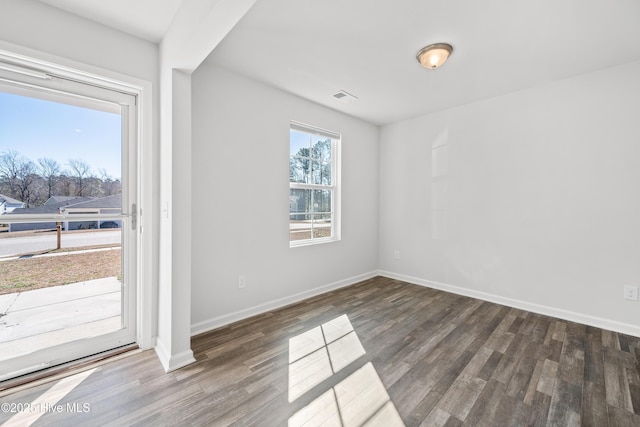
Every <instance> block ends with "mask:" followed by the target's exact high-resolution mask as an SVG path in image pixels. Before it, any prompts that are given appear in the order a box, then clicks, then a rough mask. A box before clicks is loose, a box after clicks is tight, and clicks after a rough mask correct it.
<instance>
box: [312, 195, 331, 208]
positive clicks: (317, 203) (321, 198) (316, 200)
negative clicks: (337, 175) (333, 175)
mask: <svg viewBox="0 0 640 427" xmlns="http://www.w3.org/2000/svg"><path fill="white" fill-rule="evenodd" d="M313 212H314V213H329V212H331V190H313Z"/></svg>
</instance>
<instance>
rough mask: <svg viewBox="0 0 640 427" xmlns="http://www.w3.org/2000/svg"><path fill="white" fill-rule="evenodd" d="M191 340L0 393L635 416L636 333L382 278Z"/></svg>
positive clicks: (639, 368) (116, 402)
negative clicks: (177, 353) (166, 356)
mask: <svg viewBox="0 0 640 427" xmlns="http://www.w3.org/2000/svg"><path fill="white" fill-rule="evenodd" d="M193 349H194V353H195V356H196V359H197V362H196V363H194V364H192V365H190V366H187V367H185V368H183V369H180V370H177V371H175V372H172V373H169V374H165V373H164V372H163V370H162V367H161V366H160V363H159V362H158V360H157V358H156V356H155V354H154V353H153V352H152V351H147V352H142V353H140V354H137V355H134V356H131V357H127V358H124V359H121V360H117V361H115V362H113V363H108V364H105V365H103V366H100V367H98V368H95V369H94V370H92V371H87V372H85V373H82V374H79V375H80V376H78V377H70V378H68V379H67V380H66V381H67V382H66V383H62V384H61V382H57V383H49V384H44V385H41V386H37V387H34V388H31V389H27V390H23V391H20V392H16V393H13V394H10V395H8V396H5V397H3V398H1V399H0V400H1V401H2V402H3V403H4V404H5V406H3V409H6V408H7V407H6V404H7V403H9V404H10V405H11V404H13V405H17V404H28V405H29V404H30V405H32V406H30V407H29V409H30V410H31V411H34V412H36V413H37V414H36V417H34V418H31V421H33V420H34V419H35V423H34V425H40V426H49V425H55V426H58V425H60V426H63V425H100V426H103V425H114V426H121V425H154V426H164V425H167V426H173V425H207V426H209V425H212V426H218V425H220V426H226V425H238V426H249V425H250V426H281V425H289V426H296V425H305V423H307V424H306V425H319V424H321V423H323V422H324V423H326V425H338V426H339V425H344V426H351V425H354V426H358V425H382V426H393V425H403V424H404V425H407V426H419V425H423V426H525V425H540V426H543V425H548V426H578V425H583V426H598V427H600V426H607V425H609V426H640V339H639V338H636V337H630V336H626V335H622V334H619V333H614V332H610V331H606V330H602V329H598V328H594V327H589V326H584V325H580V324H576V323H572V322H568V321H564V320H558V319H554V318H550V317H546V316H542V315H538V314H534V313H530V312H526V311H522V310H517V309H513V308H509V307H504V306H500V305H497V304H492V303H488V302H483V301H480V300H475V299H472V298H466V297H462V296H458V295H454V294H449V293H446V292H442V291H438V290H433V289H429V288H424V287H420V286H415V285H411V284H407V283H403V282H400V281H396V280H392V279H387V278H381V277H377V278H374V279H371V280H367V281H364V282H361V283H358V284H356V285H353V286H350V287H347V288H344V289H341V290H338V291H335V292H330V293H327V294H324V295H321V296H318V297H315V298H312V299H309V300H306V301H304V302H302V303H298V304H295V305H292V306H289V307H286V308H284V309H281V310H277V311H274V312H270V313H266V314H263V315H260V316H257V317H254V318H251V319H248V320H245V321H242V322H239V323H235V324H233V325H230V326H227V327H224V328H221V329H218V330H216V331H212V332H209V333H207V334H203V335H199V336H197V337H195V338H194V339H193ZM74 381H75V382H76V383H77V384H76V383H74ZM42 402H49V403H48V404H51V402H53V403H54V404H55V405H60V406H55V405H54V406H51V407H48V406H46V405H47V404H43V403H42ZM35 405H39V406H35ZM43 408H49V410H48V411H47V412H46V413H44V414H42V413H38V412H39V411H42V409H43ZM60 408H61V409H60ZM13 409H16V407H14V408H13ZM58 411H59V412H58ZM25 419H26V418H25V414H24V413H21V414H13V413H7V412H6V411H4V412H0V423H4V422H7V425H28V422H30V421H29V420H28V419H27V420H26V421H25ZM25 422H27V424H25Z"/></svg>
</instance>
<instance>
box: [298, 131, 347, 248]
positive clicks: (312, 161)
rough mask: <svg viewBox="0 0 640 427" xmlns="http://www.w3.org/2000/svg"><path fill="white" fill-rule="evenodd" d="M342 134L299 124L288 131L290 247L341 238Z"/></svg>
mask: <svg viewBox="0 0 640 427" xmlns="http://www.w3.org/2000/svg"><path fill="white" fill-rule="evenodd" d="M339 142H340V135H338V134H336V133H333V132H328V131H324V130H320V129H317V128H313V127H310V126H306V125H301V124H298V123H292V124H291V128H290V132H289V147H290V150H289V242H290V246H300V245H306V244H311V243H321V242H328V241H334V240H338V238H339V237H338V227H337V224H338V215H337V209H336V207H337V206H338V203H337V202H338V199H337V197H338V196H337V195H338V186H337V167H336V165H337V164H338V162H337V156H338V152H339V150H338V145H339Z"/></svg>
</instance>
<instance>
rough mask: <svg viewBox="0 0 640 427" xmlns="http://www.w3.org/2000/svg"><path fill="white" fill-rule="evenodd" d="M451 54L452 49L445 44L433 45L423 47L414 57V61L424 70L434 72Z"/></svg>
mask: <svg viewBox="0 0 640 427" xmlns="http://www.w3.org/2000/svg"><path fill="white" fill-rule="evenodd" d="M451 52H453V47H452V46H451V45H450V44H447V43H435V44H430V45H429V46H425V47H423V48H422V49H420V51H419V52H418V54H417V55H416V59H417V60H418V62H419V63H420V64H422V66H423V67H424V68H428V69H429V70H435V69H436V68H440V67H441V66H442V64H444V63H445V62H446V61H447V59H448V58H449V56H450V55H451Z"/></svg>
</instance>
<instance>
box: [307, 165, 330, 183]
mask: <svg viewBox="0 0 640 427" xmlns="http://www.w3.org/2000/svg"><path fill="white" fill-rule="evenodd" d="M311 183H312V184H317V185H331V163H321V162H317V161H314V162H312V174H311Z"/></svg>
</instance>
